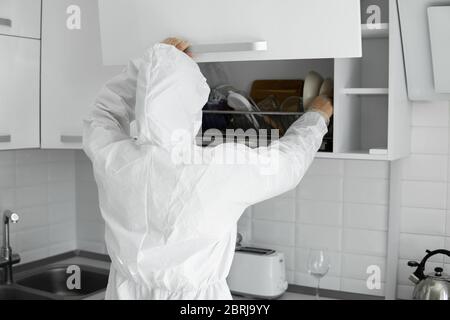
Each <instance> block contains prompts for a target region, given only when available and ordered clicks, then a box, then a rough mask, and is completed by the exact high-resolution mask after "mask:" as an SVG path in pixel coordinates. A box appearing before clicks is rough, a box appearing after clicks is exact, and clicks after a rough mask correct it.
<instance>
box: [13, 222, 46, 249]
mask: <svg viewBox="0 0 450 320" xmlns="http://www.w3.org/2000/svg"><path fill="white" fill-rule="evenodd" d="M16 243H17V247H16V250H17V251H18V252H24V251H33V250H36V249H40V248H48V245H49V228H48V227H47V226H46V227H42V228H34V229H29V230H25V231H21V232H17V233H16Z"/></svg>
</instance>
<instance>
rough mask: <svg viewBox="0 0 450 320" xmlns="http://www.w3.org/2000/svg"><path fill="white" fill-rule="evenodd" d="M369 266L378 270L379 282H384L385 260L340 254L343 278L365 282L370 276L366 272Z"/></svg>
mask: <svg viewBox="0 0 450 320" xmlns="http://www.w3.org/2000/svg"><path fill="white" fill-rule="evenodd" d="M371 266H377V267H379V268H380V272H381V274H380V276H381V281H382V282H384V281H385V279H386V274H385V273H386V258H384V257H374V256H365V255H360V254H350V253H344V254H342V276H343V277H344V278H349V279H357V280H367V279H368V277H369V275H370V274H369V273H367V271H368V268H369V267H371ZM369 271H370V270H369Z"/></svg>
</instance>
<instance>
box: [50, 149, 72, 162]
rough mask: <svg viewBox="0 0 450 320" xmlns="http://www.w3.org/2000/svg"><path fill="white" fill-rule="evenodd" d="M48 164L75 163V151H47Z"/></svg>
mask: <svg viewBox="0 0 450 320" xmlns="http://www.w3.org/2000/svg"><path fill="white" fill-rule="evenodd" d="M47 160H48V162H66V163H75V150H47Z"/></svg>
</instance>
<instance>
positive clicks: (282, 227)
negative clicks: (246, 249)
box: [252, 219, 295, 246]
mask: <svg viewBox="0 0 450 320" xmlns="http://www.w3.org/2000/svg"><path fill="white" fill-rule="evenodd" d="M252 238H253V241H255V242H259V243H266V244H270V243H273V244H276V245H281V246H294V241H295V226H294V224H292V223H286V222H278V221H266V220H256V219H255V220H253V223H252Z"/></svg>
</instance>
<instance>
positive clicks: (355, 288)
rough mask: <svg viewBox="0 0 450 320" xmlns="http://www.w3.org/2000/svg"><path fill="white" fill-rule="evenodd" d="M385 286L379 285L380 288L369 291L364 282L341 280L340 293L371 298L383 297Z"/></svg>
mask: <svg viewBox="0 0 450 320" xmlns="http://www.w3.org/2000/svg"><path fill="white" fill-rule="evenodd" d="M384 288H385V284H384V283H380V288H379V289H378V288H374V289H369V287H368V285H367V282H366V281H365V280H355V279H346V278H342V279H341V291H344V292H351V293H359V294H365V295H371V296H384Z"/></svg>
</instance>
